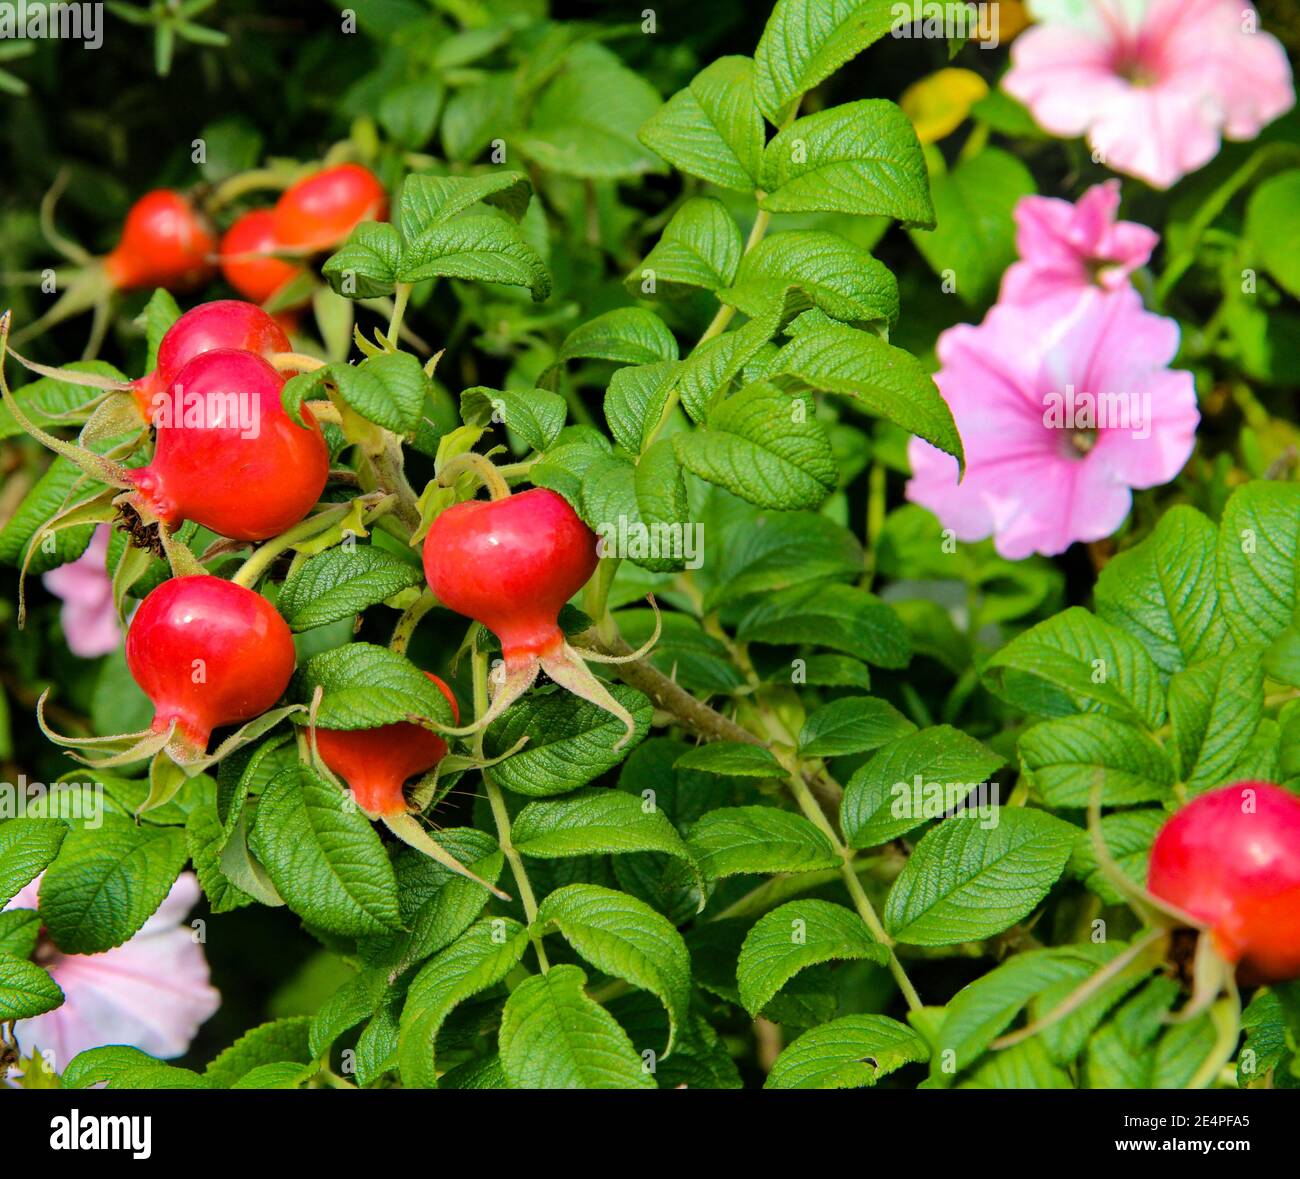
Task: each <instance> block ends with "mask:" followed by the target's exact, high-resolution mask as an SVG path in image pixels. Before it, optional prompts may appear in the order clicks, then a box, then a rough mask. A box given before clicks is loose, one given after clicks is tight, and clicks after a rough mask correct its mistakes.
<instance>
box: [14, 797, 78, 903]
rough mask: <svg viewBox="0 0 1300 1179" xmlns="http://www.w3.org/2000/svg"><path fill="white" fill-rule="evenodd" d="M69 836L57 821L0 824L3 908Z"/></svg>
mask: <svg viewBox="0 0 1300 1179" xmlns="http://www.w3.org/2000/svg"><path fill="white" fill-rule="evenodd" d="M67 834H68V828H67V825H66V824H64V823H61V822H60V821H59V820H58V819H26V818H24V819H6V820H5V821H4V822H3V823H0V906H3V905H7V904H8V903H9V902H10V901H11V900H13V899H14V897H15V896H16V895H17V894H18V893H19V892H20V891H22V889H23V887H24V886H25V885H27V884H30V883H31V882H32V881H33V880H35V879H36V877H37V876H39V875H40V874H41V872H43V871H44V870H45V868H46V867H47V866H48V865H49V863H50V861H51V860H53V859H54V857H55V856H57V855H58V854H59V847H60V846H61V845H62V843H63V840H64V837H65V836H66V835H67Z"/></svg>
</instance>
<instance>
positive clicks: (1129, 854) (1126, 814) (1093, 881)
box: [1070, 807, 1169, 905]
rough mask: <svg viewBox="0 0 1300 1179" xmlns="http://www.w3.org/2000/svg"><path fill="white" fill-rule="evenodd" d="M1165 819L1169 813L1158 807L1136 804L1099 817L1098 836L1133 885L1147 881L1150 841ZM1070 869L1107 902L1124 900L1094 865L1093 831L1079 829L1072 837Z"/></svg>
mask: <svg viewBox="0 0 1300 1179" xmlns="http://www.w3.org/2000/svg"><path fill="white" fill-rule="evenodd" d="M1168 818H1169V815H1168V812H1166V811H1163V810H1160V809H1159V808H1158V807H1139V808H1137V809H1135V810H1131V811H1117V812H1115V813H1114V814H1111V815H1103V816H1102V818H1101V836H1102V839H1104V840H1105V842H1106V849H1107V851H1109V852H1110V854H1111V856H1112V857H1113V858H1114V860H1115V862H1116V863H1117V864H1118V865H1119V866H1120V869H1121V871H1123V873H1124V875H1126V876H1127V877H1128V878H1129V879H1130V880H1132V881H1133V883H1134V884H1137V885H1145V884H1146V881H1147V861H1148V859H1149V858H1150V852H1151V844H1152V842H1153V841H1154V840H1155V837H1156V833H1157V832H1158V831H1159V830H1160V828H1161V827H1163V826H1164V824H1165V820H1166V819H1168ZM1070 871H1071V872H1072V873H1073V874H1074V875H1075V876H1079V877H1082V878H1083V881H1084V883H1085V884H1086V885H1087V886H1088V887H1089V888H1090V889H1092V891H1093V892H1095V893H1096V894H1097V895H1098V896H1099V897H1101V898H1102V900H1104V901H1105V902H1106V903H1107V904H1110V905H1121V904H1123V903H1124V902H1125V898H1124V897H1123V896H1121V895H1120V893H1119V890H1118V889H1116V888H1115V886H1114V885H1113V884H1111V882H1110V881H1109V880H1107V879H1106V877H1105V875H1103V873H1102V872H1101V870H1100V869H1099V868H1098V866H1097V850H1096V848H1095V847H1094V846H1093V842H1092V832H1090V831H1080V832H1079V834H1078V835H1077V836H1076V837H1075V842H1074V851H1073V852H1072V853H1071V854H1070Z"/></svg>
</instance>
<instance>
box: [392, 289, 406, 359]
mask: <svg viewBox="0 0 1300 1179" xmlns="http://www.w3.org/2000/svg"><path fill="white" fill-rule="evenodd" d="M393 294H394V300H393V314H392V318H390V319H389V321H388V348H389V351H391V352H396V351H397V341H398V337H399V333H400V332H401V330H402V319H403V317H404V316H405V315H406V304H407V300H409V299H410V297H411V284H410V283H409V282H399V283H398V284H397V286H396V287H394V288H393Z"/></svg>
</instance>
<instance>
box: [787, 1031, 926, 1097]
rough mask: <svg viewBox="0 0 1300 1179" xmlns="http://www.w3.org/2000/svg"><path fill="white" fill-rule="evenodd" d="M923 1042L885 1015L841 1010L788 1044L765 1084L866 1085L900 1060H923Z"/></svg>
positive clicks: (811, 1086)
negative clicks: (833, 1018)
mask: <svg viewBox="0 0 1300 1179" xmlns="http://www.w3.org/2000/svg"><path fill="white" fill-rule="evenodd" d="M929 1055H930V1050H929V1049H928V1048H927V1047H926V1043H925V1041H924V1040H923V1039H921V1037H920V1036H918V1035H917V1034H916V1033H915V1032H914V1031H912V1029H911V1028H909V1027H906V1026H905V1025H903V1024H901V1023H899V1022H898V1021H897V1020H895V1019H890V1018H889V1017H888V1016H887V1015H846V1016H844V1017H843V1018H841V1019H835V1020H832V1021H831V1022H830V1023H824V1024H822V1025H821V1027H817V1028H812V1029H811V1030H809V1031H806V1032H804V1033H803V1035H801V1036H800V1037H799V1038H798V1039H797V1040H795V1042H794V1043H793V1044H790V1045H788V1046H787V1047H786V1048H785V1050H784V1051H783V1052H782V1053H781V1055H780V1056H778V1057H777V1058H776V1061H775V1063H774V1064H773V1065H772V1071H771V1072H769V1073H768V1074H767V1081H766V1082H765V1083H764V1086H763V1087H764V1088H765V1089H865V1088H869V1087H870V1086H872V1085H874V1084H875V1083H876V1081H877V1080H879V1079H880V1078H881V1077H883V1076H886V1075H888V1074H889V1073H892V1072H894V1071H895V1070H897V1069H900V1068H902V1067H903V1065H905V1064H914V1063H923V1062H924V1061H925V1060H926V1059H927V1058H928V1057H929Z"/></svg>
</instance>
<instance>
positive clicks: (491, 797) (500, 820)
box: [472, 647, 551, 974]
mask: <svg viewBox="0 0 1300 1179" xmlns="http://www.w3.org/2000/svg"><path fill="white" fill-rule="evenodd" d="M472 667H473V673H474V717H475V719H476V720H477V719H478V718H479V717H481V716H482V715H483V714H484V713H485V712H487V709H488V690H487V682H488V657H487V652H486V651H480V650H478V649H477V647H476V648H475V650H474V655H473V659H472ZM474 756H475V757H476V758H478V759H479V760H482V758H483V730H482V729H480V730H479V731H478V732H477V733H475V734H474ZM481 772H482V775H483V789H484V791H485V792H486V793H487V800H488V805H489V806H490V807H491V808H492V818H493V821H494V822H495V823H496V828H497V843H499V844H500V845H501V853H502V855H504V856H505V858H506V863H507V864H509V865H510V871H511V873H512V874H513V875H514V878H515V887H516V888H517V889H518V890H519V900H520V903H521V904H522V905H523V907H524V916H525V918H527V921H528V924H529V925H530V926H531V925H532V924H533V923H534V922H535V921H536V920H537V896H536V894H535V893H534V892H533V886H532V884H531V882H530V881H529V879H528V870H527V869H526V868H525V867H524V861H523V857H522V856H521V855H520V854H519V851H518V849H517V848H516V847H515V845H514V843H513V842H512V840H511V838H510V812H509V811H508V810H507V809H506V800H505V797H504V796H503V795H502V793H501V787H500V786H498V785H497V784H496V783H495V782H494V781H493V780H492V776H491V774H489V773H488V772H487V770H486V769H484V770H482V771H481ZM529 937H530V938H531V940H532V943H533V949H534V950H536V951H537V964H538V966H540V967H541V970H542V973H543V974H545V973H546V972H547V971H548V970H549V969H550V968H551V964H550V962H549V961H548V960H547V958H546V948H545V946H543V945H542V939H541V937H540V936H539V935H537V934H530V935H529Z"/></svg>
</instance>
